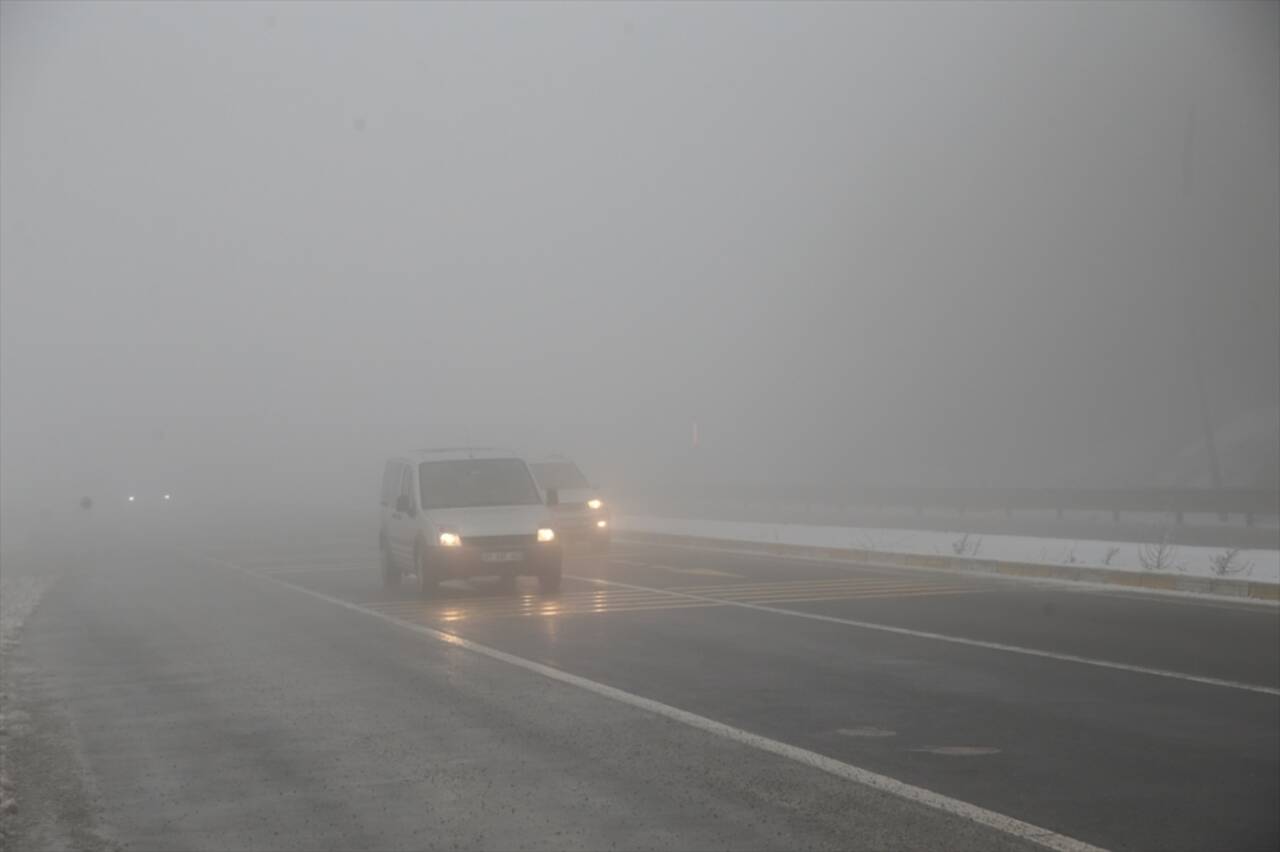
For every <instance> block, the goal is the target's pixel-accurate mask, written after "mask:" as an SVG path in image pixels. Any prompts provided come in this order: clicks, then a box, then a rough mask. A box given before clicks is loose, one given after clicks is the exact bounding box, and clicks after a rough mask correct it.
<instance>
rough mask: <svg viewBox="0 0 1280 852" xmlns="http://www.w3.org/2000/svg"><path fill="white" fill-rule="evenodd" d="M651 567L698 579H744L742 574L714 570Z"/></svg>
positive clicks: (662, 566)
mask: <svg viewBox="0 0 1280 852" xmlns="http://www.w3.org/2000/svg"><path fill="white" fill-rule="evenodd" d="M649 567H651V568H658V569H661V570H663V571H670V572H671V573H672V574H692V575H694V576H696V577H738V578H741V577H742V575H741V574H734V573H732V572H730V571H717V570H715V569H714V568H679V567H676V566H675V565H659V564H657V563H654V564H653V565H651V566H649Z"/></svg>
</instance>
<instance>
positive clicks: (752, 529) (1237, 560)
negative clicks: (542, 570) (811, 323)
mask: <svg viewBox="0 0 1280 852" xmlns="http://www.w3.org/2000/svg"><path fill="white" fill-rule="evenodd" d="M615 524H616V528H617V529H618V530H619V531H620V532H647V533H660V534H665V535H683V536H697V537H700V538H714V539H724V540H729V541H742V542H753V543H769V544H797V545H808V546H811V547H832V548H852V549H856V550H872V551H880V552H885V553H912V554H920V555H928V556H936V555H943V556H966V557H971V558H977V559H990V560H996V561H1006V562H1034V563H1041V564H1048V565H1079V566H1081V567H1085V568H1112V569H1116V570H1120V571H1136V572H1144V571H1160V572H1166V573H1172V574H1183V575H1186V576H1191V577H1231V578H1236V579H1248V580H1253V581H1258V582H1264V583H1280V551H1277V550H1240V551H1228V550H1226V549H1223V548H1213V547H1183V546H1172V545H1169V546H1166V547H1161V546H1160V545H1159V544H1158V543H1154V542H1147V543H1137V542H1135V543H1124V542H1114V541H1085V540H1080V541H1076V540H1071V539H1054V538H1032V537H1028V536H1011V535H974V534H971V533H965V532H963V531H955V532H931V531H924V530H903V529H867V528H861V527H824V526H810V525H806V524H773V523H750V522H742V521H702V520H692V519H686V518H658V517H652V516H644V515H630V516H625V517H620V518H618V519H617V520H616V521H615ZM1224 563H1225V565H1224Z"/></svg>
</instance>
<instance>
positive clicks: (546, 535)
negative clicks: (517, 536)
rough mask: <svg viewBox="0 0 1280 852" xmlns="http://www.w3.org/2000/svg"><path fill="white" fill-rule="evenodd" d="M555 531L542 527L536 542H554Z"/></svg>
mask: <svg viewBox="0 0 1280 852" xmlns="http://www.w3.org/2000/svg"><path fill="white" fill-rule="evenodd" d="M555 540H556V531H555V530H553V529H551V528H550V527H543V528H542V529H540V530H538V541H555Z"/></svg>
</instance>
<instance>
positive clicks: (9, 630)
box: [0, 559, 54, 845]
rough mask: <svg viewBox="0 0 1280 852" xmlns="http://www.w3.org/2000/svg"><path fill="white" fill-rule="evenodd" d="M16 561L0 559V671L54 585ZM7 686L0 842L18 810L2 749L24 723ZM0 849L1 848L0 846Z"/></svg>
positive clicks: (0, 703)
mask: <svg viewBox="0 0 1280 852" xmlns="http://www.w3.org/2000/svg"><path fill="white" fill-rule="evenodd" d="M26 569H27V566H25V565H22V564H21V563H20V562H19V561H18V560H14V559H0V667H3V668H7V666H8V663H9V660H8V659H7V657H8V655H9V650H10V648H11V647H12V645H13V643H14V642H15V641H16V640H17V635H18V630H19V629H20V628H21V627H22V622H23V621H25V620H26V618H27V616H28V615H30V614H31V611H32V610H33V609H35V607H36V604H37V603H39V602H40V598H41V597H42V596H43V595H44V593H45V592H46V591H47V590H48V588H49V586H50V585H52V583H53V581H54V576H53V575H52V574H48V573H32V572H29V571H28V570H26ZM8 689H9V684H8V683H6V682H4V681H3V680H0V841H2V840H3V839H4V837H5V833H6V831H7V818H8V816H9V815H10V814H11V813H12V812H13V811H14V810H15V809H16V808H17V799H16V797H15V795H14V782H13V779H12V778H10V777H9V774H8V772H7V771H6V770H7V767H8V760H7V759H6V754H5V750H6V749H5V747H6V745H7V743H8V741H9V739H10V738H11V737H12V736H13V735H14V734H15V733H19V732H21V731H22V729H23V724H24V722H25V719H23V718H22V717H23V715H24V714H22V713H21V712H20V711H14V710H13V709H12V708H11V707H10V702H9V693H8ZM0 845H2V844H0Z"/></svg>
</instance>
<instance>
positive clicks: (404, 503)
mask: <svg viewBox="0 0 1280 852" xmlns="http://www.w3.org/2000/svg"><path fill="white" fill-rule="evenodd" d="M396 511H397V512H404V513H405V514H406V515H412V514H413V498H412V497H410V496H409V495H408V494H401V495H400V496H399V497H397V498H396Z"/></svg>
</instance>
